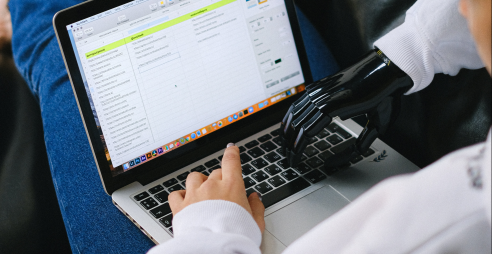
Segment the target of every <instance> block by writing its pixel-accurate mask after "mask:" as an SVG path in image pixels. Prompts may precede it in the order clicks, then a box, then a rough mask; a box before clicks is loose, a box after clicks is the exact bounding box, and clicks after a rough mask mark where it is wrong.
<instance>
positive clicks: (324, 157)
mask: <svg viewBox="0 0 492 254" xmlns="http://www.w3.org/2000/svg"><path fill="white" fill-rule="evenodd" d="M333 155H334V154H333V153H332V152H330V151H325V152H322V153H320V154H319V155H318V157H319V158H320V159H321V160H322V161H326V160H328V158H330V157H331V156H333Z"/></svg>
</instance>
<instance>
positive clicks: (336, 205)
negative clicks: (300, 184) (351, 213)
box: [265, 185, 349, 246]
mask: <svg viewBox="0 0 492 254" xmlns="http://www.w3.org/2000/svg"><path fill="white" fill-rule="evenodd" d="M347 204H349V201H348V200H346V199H345V198H344V197H342V196H341V195H340V194H338V193H337V192H336V191H335V190H334V189H332V188H331V187H330V186H329V185H327V186H325V187H323V188H321V189H319V190H317V191H315V192H313V193H311V194H309V195H307V196H305V197H303V198H301V199H299V200H298V201H296V202H294V203H292V204H290V205H288V206H286V207H284V208H282V209H280V210H278V211H276V212H274V213H273V214H270V215H268V216H267V217H265V223H266V229H267V230H268V231H270V233H272V235H273V236H275V237H276V238H277V239H278V240H280V242H282V243H283V244H284V245H287V246H288V245H290V244H291V243H292V242H294V241H295V240H296V239H297V238H299V237H301V236H302V235H303V234H305V233H306V232H308V231H309V230H310V229H312V228H313V227H314V226H316V225H317V224H319V223H320V222H322V221H323V220H325V219H326V218H328V217H329V216H331V215H333V214H334V213H336V212H337V211H339V210H340V209H342V208H343V207H344V206H346V205H347Z"/></svg>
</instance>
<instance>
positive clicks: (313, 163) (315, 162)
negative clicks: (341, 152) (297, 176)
mask: <svg viewBox="0 0 492 254" xmlns="http://www.w3.org/2000/svg"><path fill="white" fill-rule="evenodd" d="M306 163H307V164H308V165H309V166H311V167H312V168H317V167H319V166H321V165H323V161H322V160H321V159H320V158H318V157H313V158H311V159H309V160H307V161H306Z"/></svg>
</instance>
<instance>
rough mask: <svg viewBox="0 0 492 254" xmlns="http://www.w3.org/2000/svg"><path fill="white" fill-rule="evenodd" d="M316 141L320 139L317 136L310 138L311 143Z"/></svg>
mask: <svg viewBox="0 0 492 254" xmlns="http://www.w3.org/2000/svg"><path fill="white" fill-rule="evenodd" d="M316 141H318V139H317V138H316V137H312V138H308V142H309V144H312V143H314V142H316Z"/></svg>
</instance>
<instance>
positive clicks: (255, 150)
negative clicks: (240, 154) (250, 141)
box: [248, 147, 265, 158]
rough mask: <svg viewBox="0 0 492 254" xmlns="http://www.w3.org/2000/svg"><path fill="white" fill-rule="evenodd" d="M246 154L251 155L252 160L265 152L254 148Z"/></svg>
mask: <svg viewBox="0 0 492 254" xmlns="http://www.w3.org/2000/svg"><path fill="white" fill-rule="evenodd" d="M248 154H249V155H251V156H252V157H253V158H258V157H260V156H262V155H264V154H265V152H264V151H263V150H261V149H260V148H259V147H255V148H253V149H251V150H249V151H248Z"/></svg>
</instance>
